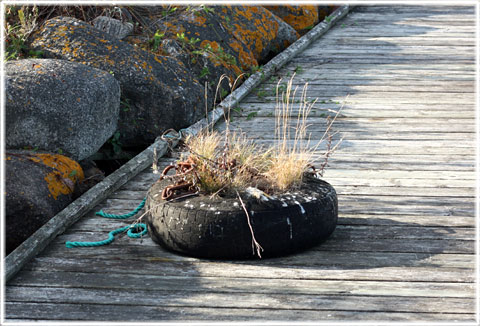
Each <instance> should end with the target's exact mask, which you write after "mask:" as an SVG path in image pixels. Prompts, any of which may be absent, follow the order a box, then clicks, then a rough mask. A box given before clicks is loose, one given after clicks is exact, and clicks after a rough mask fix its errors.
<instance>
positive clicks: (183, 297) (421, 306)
mask: <svg viewBox="0 0 480 326" xmlns="http://www.w3.org/2000/svg"><path fill="white" fill-rule="evenodd" d="M9 290H10V291H9ZM6 298H8V300H9V301H13V302H29V303H52V304H55V303H57V304H64V303H69V304H72V303H77V304H78V303H80V304H83V303H86V304H89V303H98V304H110V305H130V304H131V303H132V302H135V304H137V305H142V306H153V307H156V306H162V307H204V308H207V307H208V308H222V309H225V308H245V309H255V308H258V307H259V305H260V306H261V307H262V308H264V309H265V308H268V309H275V310H277V309H285V310H289V309H308V310H311V309H315V310H336V309H338V307H339V306H341V307H342V310H350V311H377V310H379V309H382V308H383V309H384V307H389V308H388V310H389V311H391V312H420V313H422V312H439V313H471V312H472V311H473V310H474V305H475V300H473V299H468V298H467V299H466V298H430V299H429V300H428V303H427V302H425V300H423V299H422V298H417V297H412V298H408V300H404V299H403V298H402V297H396V296H395V297H394V296H383V297H370V296H358V295H341V296H339V295H309V294H291V295H288V296H287V295H284V294H269V293H238V294H236V295H235V296H234V297H233V296H232V295H231V294H229V293H216V292H206V293H198V292H195V293H189V292H170V291H151V290H149V289H148V287H146V288H144V289H142V288H140V289H137V290H136V291H135V292H132V291H129V290H124V289H94V288H93V289H90V288H89V289H85V288H58V287H34V288H31V287H13V288H11V289H7V292H6Z"/></svg>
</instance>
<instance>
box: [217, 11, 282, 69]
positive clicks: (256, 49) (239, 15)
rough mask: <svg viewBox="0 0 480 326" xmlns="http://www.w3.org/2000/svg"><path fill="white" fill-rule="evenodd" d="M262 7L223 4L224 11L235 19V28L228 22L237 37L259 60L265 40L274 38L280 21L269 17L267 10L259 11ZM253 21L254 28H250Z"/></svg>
mask: <svg viewBox="0 0 480 326" xmlns="http://www.w3.org/2000/svg"><path fill="white" fill-rule="evenodd" d="M259 8H260V7H253V6H223V7H222V9H221V10H222V12H223V13H224V14H225V15H228V16H231V17H233V18H234V19H235V23H234V24H232V25H233V28H231V27H229V26H228V24H226V26H227V28H228V29H230V32H232V33H233V34H234V35H235V37H237V38H238V39H239V40H240V41H241V42H243V43H244V44H246V45H247V46H248V47H249V48H250V50H251V51H252V52H253V54H254V56H255V58H256V59H257V60H258V59H259V58H260V57H261V53H262V51H263V45H264V43H265V42H269V41H270V40H272V39H274V38H275V37H276V35H277V31H278V23H277V22H276V21H275V20H272V19H269V17H267V15H266V11H265V12H259ZM252 22H253V25H254V26H255V28H254V29H252V28H249V27H248V26H251V25H250V23H252Z"/></svg>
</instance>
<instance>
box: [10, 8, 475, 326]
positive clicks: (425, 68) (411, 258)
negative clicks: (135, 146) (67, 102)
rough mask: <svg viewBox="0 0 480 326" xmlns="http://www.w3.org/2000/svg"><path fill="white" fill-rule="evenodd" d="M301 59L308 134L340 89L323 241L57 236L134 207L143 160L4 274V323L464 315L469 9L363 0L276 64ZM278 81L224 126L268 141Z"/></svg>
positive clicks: (471, 116)
mask: <svg viewBox="0 0 480 326" xmlns="http://www.w3.org/2000/svg"><path fill="white" fill-rule="evenodd" d="M294 71H296V72H297V75H296V78H295V84H297V85H302V86H303V84H304V83H305V82H308V83H309V88H308V96H309V97H310V98H312V99H313V98H318V102H317V104H316V105H315V110H314V112H312V115H311V118H310V119H309V122H311V128H310V130H311V131H312V133H313V134H312V135H313V138H318V137H319V135H320V134H321V133H322V130H323V129H324V128H325V114H332V113H331V112H330V111H328V109H332V110H337V109H339V107H340V106H341V102H343V101H344V100H345V99H346V96H347V94H349V97H348V99H347V101H346V103H345V106H344V108H343V110H342V111H341V116H340V117H339V118H338V120H337V122H336V123H335V130H337V131H339V132H340V133H339V135H338V137H344V141H343V143H342V145H341V147H340V149H339V150H338V151H337V152H336V153H335V155H334V156H333V157H332V159H331V161H330V166H329V168H328V169H327V171H326V173H325V175H324V179H325V180H327V181H328V182H330V183H331V184H332V185H334V187H335V188H336V189H337V192H338V197H339V225H338V227H337V229H336V230H335V232H334V234H333V235H332V237H331V238H330V239H329V240H328V241H327V242H326V243H324V244H322V245H320V246H318V247H316V248H314V249H312V250H310V251H307V252H304V253H300V254H298V255H292V256H289V257H284V258H276V259H265V260H251V261H208V260H201V259H194V258H188V257H182V256H177V255H174V254H172V253H169V252H166V251H164V250H162V249H161V248H160V247H158V246H157V245H155V244H154V243H153V242H152V241H151V240H150V239H149V238H146V239H144V240H143V241H139V240H136V239H130V238H128V237H121V238H119V239H117V240H116V241H115V242H114V243H113V244H111V245H109V246H104V247H97V248H91V249H67V248H65V245H64V244H65V241H67V240H71V241H76V240H78V241H95V240H98V239H102V238H105V237H106V234H107V232H109V231H110V230H113V229H115V228H118V227H120V226H123V225H125V223H127V222H122V221H116V220H109V219H102V218H99V217H95V216H94V211H97V210H99V209H100V208H101V209H104V210H105V211H110V212H113V213H115V212H117V213H124V212H126V211H128V210H130V209H132V208H133V207H135V206H136V205H137V204H138V203H139V202H140V201H141V199H142V198H143V197H144V196H145V193H146V191H147V189H148V188H149V186H150V185H151V184H152V182H154V181H155V180H156V178H157V176H155V175H153V174H152V173H151V170H150V169H147V170H145V171H144V172H142V173H140V174H139V175H137V176H136V177H135V178H134V179H133V180H132V181H130V182H129V183H127V184H126V185H125V186H123V187H122V188H121V189H120V190H119V191H117V192H115V194H114V195H112V196H110V198H108V199H107V200H105V201H104V202H103V203H102V204H101V205H99V206H98V207H96V208H95V209H94V210H92V211H91V212H90V213H88V214H87V215H85V216H84V217H83V218H82V219H81V220H80V221H79V222H78V223H76V224H75V225H73V226H72V227H71V228H69V229H68V231H67V232H65V233H64V234H63V235H61V236H58V237H57V238H56V239H55V240H54V241H53V242H52V243H51V245H49V247H48V248H47V249H46V250H44V251H43V252H42V253H41V254H39V255H38V256H37V257H35V258H34V259H33V260H32V261H31V262H30V263H28V264H27V265H26V266H25V267H24V268H23V270H22V271H21V272H19V273H18V274H17V275H16V276H15V277H14V278H13V279H12V280H11V281H10V282H9V283H8V284H7V286H6V307H5V309H6V317H7V320H9V321H32V320H43V321H46V320H50V321H53V320H112V321H122V320H123V321H182V320H216V321H218V320H229V321H253V320H258V321H272V320H283V321H326V320H330V321H347V320H355V321H360V320H376V321H464V322H466V321H469V322H472V323H473V322H474V321H475V318H476V311H475V310H476V305H475V303H476V302H475V293H476V292H475V291H476V288H475V254H474V252H475V151H476V144H475V138H476V134H475V9H474V7H473V6H469V7H462V6H435V7H432V6H366V7H357V8H355V9H354V11H353V12H352V13H350V14H349V15H348V16H347V17H346V18H345V19H343V20H342V21H340V22H339V23H338V24H337V26H335V27H334V28H333V29H332V30H331V31H329V32H328V33H327V34H326V35H324V36H323V37H322V38H320V39H319V40H317V41H316V42H315V43H314V44H313V45H312V46H310V47H309V48H308V49H307V50H306V51H304V52H303V53H302V54H300V55H298V56H297V57H296V58H294V59H293V60H292V61H291V62H290V63H289V64H288V65H287V66H286V67H284V68H282V69H281V70H280V71H279V72H278V73H277V75H278V76H282V77H283V78H287V76H289V75H290V74H292V73H293V72H294ZM275 83H276V79H275V78H273V79H269V80H268V81H267V82H266V83H264V84H262V85H261V86H260V87H259V88H258V89H257V90H256V91H254V92H253V93H252V94H251V95H249V96H248V97H247V98H246V99H245V100H243V101H242V102H241V104H240V107H241V108H243V112H242V114H241V115H240V116H236V117H234V120H233V122H232V126H234V127H239V128H242V129H243V130H244V131H245V132H248V134H249V135H251V137H252V138H254V139H256V140H257V141H259V142H262V143H269V142H272V132H271V131H272V128H273V123H274V118H273V116H272V115H273V110H274V105H275V98H274V96H272V95H273V94H274V92H273V90H274V88H275ZM253 112H255V113H253ZM254 115H255V117H253V116H254ZM219 128H220V129H222V128H224V126H222V125H220V126H219ZM336 137H337V136H336ZM338 137H337V138H338ZM168 161H169V159H163V163H164V164H165V163H166V162H168Z"/></svg>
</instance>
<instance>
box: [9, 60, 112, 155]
mask: <svg viewBox="0 0 480 326" xmlns="http://www.w3.org/2000/svg"><path fill="white" fill-rule="evenodd" d="M5 89H6V90H5V97H6V101H5V102H6V105H5V116H6V123H5V127H6V131H5V140H6V147H7V148H13V149H22V148H25V147H30V148H38V149H41V150H46V151H50V152H61V153H65V154H68V155H69V156H70V157H72V158H73V159H75V160H82V159H84V158H86V157H88V156H90V155H92V154H94V153H95V152H96V151H98V149H99V148H100V147H101V146H102V145H103V144H104V143H105V142H106V141H107V140H108V138H110V136H111V135H112V134H113V133H114V132H115V130H116V128H117V121H118V114H119V108H120V85H119V83H118V81H117V80H115V78H114V77H113V76H112V75H111V74H109V73H106V72H104V71H101V70H98V69H95V68H93V67H88V66H85V65H82V64H79V63H73V62H68V61H65V60H51V59H25V60H19V61H10V62H7V64H6V65H5Z"/></svg>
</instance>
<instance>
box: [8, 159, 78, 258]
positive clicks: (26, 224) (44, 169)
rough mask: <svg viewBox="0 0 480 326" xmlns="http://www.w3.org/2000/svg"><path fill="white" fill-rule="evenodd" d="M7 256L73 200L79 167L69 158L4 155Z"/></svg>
mask: <svg viewBox="0 0 480 326" xmlns="http://www.w3.org/2000/svg"><path fill="white" fill-rule="evenodd" d="M4 163H5V177H6V180H5V235H6V237H5V238H6V249H7V254H8V253H9V252H11V251H12V250H14V249H15V248H16V247H17V246H18V245H20V244H21V243H22V242H23V241H25V240H26V239H27V238H28V237H30V236H31V235H32V234H33V233H34V232H35V231H36V230H38V229H39V228H40V227H41V226H42V225H43V224H45V223H46V222H48V221H49V220H50V219H51V218H52V217H53V216H55V215H56V214H57V213H58V212H60V211H61V210H62V209H64V208H65V207H66V206H67V205H68V204H70V203H71V202H72V200H73V192H74V190H75V187H76V186H77V184H78V182H80V181H82V180H83V179H84V175H83V170H82V168H81V166H80V165H79V164H78V163H77V162H75V161H73V160H71V159H70V158H68V157H66V156H63V155H59V154H49V153H35V152H33V151H7V152H6V153H5V161H4Z"/></svg>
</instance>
